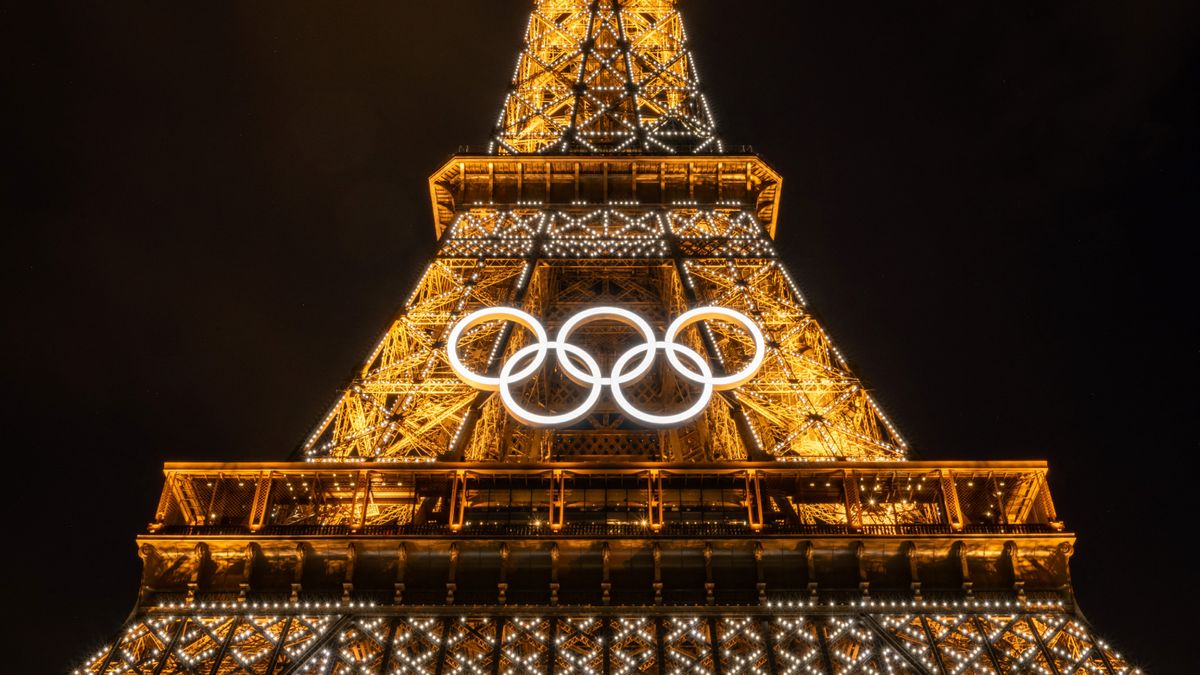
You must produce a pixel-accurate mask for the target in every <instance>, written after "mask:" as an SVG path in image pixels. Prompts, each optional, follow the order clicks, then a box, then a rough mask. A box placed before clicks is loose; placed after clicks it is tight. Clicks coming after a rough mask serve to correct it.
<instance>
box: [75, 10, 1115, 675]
mask: <svg viewBox="0 0 1200 675" xmlns="http://www.w3.org/2000/svg"><path fill="white" fill-rule="evenodd" d="M697 85H698V80H697V78H696V75H695V68H694V64H693V62H692V59H691V56H690V54H689V53H688V51H687V49H686V39H685V35H684V32H683V25H682V22H681V19H680V17H679V14H678V11H677V10H676V7H675V3H674V2H673V1H672V0H537V1H536V3H535V8H534V11H533V13H532V15H531V18H530V23H529V27H528V30H527V35H526V46H525V49H524V51H523V52H522V54H521V56H520V58H519V59H518V64H517V71H516V74H515V77H514V83H513V88H512V90H511V91H510V93H509V95H508V97H507V98H506V101H505V103H504V106H503V110H502V111H501V115H500V118H499V127H498V129H497V131H496V133H495V136H494V138H493V143H492V147H491V150H490V151H489V153H487V154H479V155H470V154H467V155H458V156H455V157H454V158H452V159H451V160H450V161H448V162H447V163H446V164H445V165H444V166H442V167H441V168H439V169H438V170H437V171H436V172H435V173H434V175H433V176H432V177H431V178H430V179H429V192H430V201H431V205H432V215H433V222H434V226H435V231H436V233H437V236H438V238H439V241H440V245H439V250H438V253H437V255H436V256H435V258H434V260H433V261H432V262H431V263H430V264H429V267H428V269H426V271H425V273H424V275H423V277H422V278H421V280H420V281H419V283H418V284H417V286H416V288H415V289H414V290H413V292H412V294H411V295H410V296H409V297H408V298H407V300H406V301H405V302H404V303H403V305H402V308H401V310H400V312H399V313H398V314H397V316H396V318H395V319H394V320H393V321H392V323H391V325H390V326H389V327H388V329H387V330H386V331H385V332H384V335H383V337H382V338H381V339H380V340H379V342H378V343H377V345H376V346H375V348H374V349H372V350H371V352H370V353H369V354H368V355H367V358H366V359H365V360H364V362H363V364H362V365H361V367H360V368H359V370H358V372H357V374H356V376H355V377H354V378H353V380H352V381H351V382H350V384H349V385H347V386H346V388H345V389H344V390H343V391H342V392H341V393H340V394H339V396H338V397H337V399H336V401H335V402H334V404H333V406H332V407H331V408H330V410H329V412H328V413H327V414H326V415H325V416H324V418H323V419H322V420H321V421H320V422H319V424H317V426H316V428H315V429H314V430H313V431H312V433H311V434H310V435H309V436H308V438H307V439H305V441H304V442H303V443H302V445H301V447H300V449H299V451H298V453H297V456H296V459H297V460H298V461H293V462H283V463H256V464H168V465H167V466H166V467H165V482H164V487H163V490H162V493H161V495H160V499H159V503H158V508H157V510H156V512H155V517H154V519H153V522H151V523H150V525H149V527H148V528H147V531H146V532H144V533H143V534H142V535H140V536H139V537H138V554H139V556H140V557H141V559H142V562H143V568H142V584H141V589H140V593H139V595H138V602H137V605H136V607H135V610H134V612H133V614H132V615H131V618H130V619H129V620H128V621H127V623H126V625H125V627H124V629H123V630H122V631H121V633H120V634H119V635H117V636H116V637H115V638H114V639H113V641H112V642H111V643H109V645H108V646H106V647H105V648H104V649H102V650H101V651H100V652H98V653H97V654H95V655H93V656H92V657H91V658H89V659H87V660H86V661H85V663H84V664H83V665H82V666H81V667H80V668H79V669H78V670H77V671H76V672H77V673H96V674H101V673H103V674H105V675H109V674H117V673H139V674H145V675H159V674H160V673H194V674H197V675H200V674H204V675H227V674H233V673H237V674H251V673H253V674H258V675H281V674H285V675H299V674H310V673H311V674H317V673H320V674H322V675H332V674H335V673H336V674H339V675H342V674H345V675H349V674H350V673H378V674H383V673H388V674H392V673H404V674H414V675H415V674H423V675H449V674H451V673H462V674H464V675H465V674H468V673H470V674H472V675H481V674H483V673H489V674H491V675H501V674H502V673H503V674H505V675H507V674H510V673H513V674H515V673H538V674H540V675H547V674H558V673H562V674H572V675H574V674H579V675H584V674H587V675H637V674H647V675H648V674H660V675H667V674H670V675H682V674H683V673H704V674H708V673H712V674H714V675H734V674H742V673H746V674H750V673H754V674H759V675H793V674H799V673H826V674H829V675H842V674H847V675H849V674H855V673H862V674H869V675H882V674H883V673H921V674H924V673H929V674H932V673H938V674H939V675H940V674H953V675H960V674H985V673H986V674H992V673H1010V672H1011V673H1041V674H1048V675H1067V674H1070V675H1080V674H1085V673H1106V674H1108V675H1116V674H1118V673H1136V672H1138V671H1137V669H1136V668H1134V667H1133V666H1132V665H1130V663H1129V662H1128V661H1127V660H1125V659H1124V658H1123V657H1122V656H1121V655H1120V654H1119V653H1117V652H1116V651H1115V650H1114V649H1113V648H1112V647H1111V646H1109V645H1107V644H1105V643H1104V642H1103V641H1101V640H1099V639H1098V638H1097V637H1096V636H1095V634H1094V633H1093V632H1092V630H1091V628H1090V627H1089V626H1088V625H1087V622H1086V621H1085V620H1084V619H1083V617H1082V615H1081V613H1080V612H1079V610H1078V608H1077V606H1076V605H1075V600H1074V595H1073V590H1072V585H1071V576H1070V564H1069V563H1070V558H1071V556H1072V555H1073V553H1074V542H1075V537H1074V535H1073V534H1071V533H1070V532H1069V531H1068V530H1066V528H1065V527H1064V525H1063V523H1062V521H1061V520H1060V519H1059V517H1058V515H1057V513H1056V510H1055V506H1054V502H1053V500H1052V499H1051V497H1050V490H1049V483H1048V480H1047V468H1046V466H1045V464H1044V463H1041V462H974V463H969V462H916V461H908V459H907V455H908V448H907V446H906V444H905V442H904V440H903V439H902V438H901V436H900V434H899V433H898V432H897V430H896V429H895V427H894V426H893V425H892V424H891V423H890V422H889V421H888V419H887V417H886V416H885V415H884V414H883V412H882V411H881V410H880V408H879V406H878V405H876V403H875V402H874V400H873V399H872V397H871V395H870V393H869V392H868V390H867V389H866V388H865V387H864V385H863V384H862V382H861V381H860V380H859V379H858V378H857V377H856V376H855V375H854V374H853V373H852V372H851V370H850V368H849V366H848V364H847V363H846V360H845V359H844V358H843V357H842V355H841V354H840V353H839V352H838V350H837V348H836V347H834V345H833V343H832V341H831V340H830V338H829V336H828V335H827V334H826V332H825V330H824V328H823V327H822V326H821V324H820V322H818V321H817V319H816V318H815V317H814V315H813V313H812V312H811V310H810V309H809V307H808V306H807V304H806V303H805V301H804V299H803V296H802V295H801V294H800V292H799V290H798V289H797V288H796V285H795V283H794V282H793V281H792V279H791V277H790V276H789V275H788V273H787V271H786V270H785V269H784V267H783V266H782V264H781V263H780V261H779V259H778V256H777V255H776V253H775V249H774V246H773V242H772V239H773V237H774V236H775V233H776V230H777V224H778V212H779V195H780V188H781V185H782V179H781V178H780V176H779V175H778V174H777V173H776V172H775V171H774V170H773V169H772V168H771V167H770V166H768V165H767V164H766V163H765V162H763V161H762V160H761V159H759V158H758V157H756V156H754V155H750V154H743V155H726V154H722V151H723V148H722V146H721V143H720V141H719V140H718V139H717V136H716V131H715V128H714V125H713V123H712V119H711V116H710V115H709V113H708V110H707V106H706V105H705V103H704V99H703V97H702V95H701V94H700V92H699V89H698V86H697ZM534 155H536V156H534ZM680 155H687V156H680ZM601 304H603V305H611V306H617V307H621V308H625V309H629V310H632V311H634V312H636V313H637V314H638V315H639V316H642V317H645V318H646V319H647V320H648V321H649V322H650V323H651V324H652V325H653V327H654V329H655V330H656V331H659V333H660V334H661V331H662V330H663V328H664V326H665V325H666V324H667V323H668V322H669V321H670V320H671V318H673V317H676V316H679V315H680V314H682V313H683V312H685V311H687V310H689V309H692V308H695V307H697V306H707V305H715V306H720V307H725V308H728V309H732V310H736V311H738V312H740V313H742V314H744V315H745V316H747V317H750V318H751V319H752V320H753V321H754V322H755V325H756V326H758V328H759V329H760V330H761V331H762V333H763V335H764V336H765V339H766V350H767V357H766V359H765V362H764V364H763V366H762V367H761V369H760V370H759V371H758V373H757V375H756V376H755V377H754V378H753V379H751V380H750V381H749V382H748V383H746V384H744V385H742V386H741V387H740V388H738V389H736V390H731V391H724V392H720V394H719V395H718V396H715V397H714V398H713V400H712V402H711V403H710V404H709V405H708V407H707V409H706V410H705V412H704V413H703V414H702V415H701V416H700V417H699V418H696V419H695V420H693V421H692V422H690V423H687V424H684V425H681V426H679V427H678V428H671V429H650V428H646V427H643V426H639V425H637V424H633V423H631V421H630V420H627V419H624V417H623V413H622V412H621V410H620V409H619V408H618V407H617V406H615V405H613V404H612V402H611V401H606V400H605V399H604V398H603V397H602V398H601V399H600V403H599V404H597V405H596V406H595V408H594V409H593V410H592V413H591V414H590V415H589V416H588V417H587V418H585V419H584V420H582V421H580V422H578V423H576V424H572V425H569V426H565V427H561V428H552V429H547V428H533V427H529V426H526V425H523V424H521V423H519V422H517V421H516V420H515V419H514V418H513V417H512V416H511V415H509V414H507V413H506V412H505V410H504V409H503V407H502V404H501V403H500V402H499V400H498V397H497V396H496V395H495V394H493V393H490V392H487V391H478V390H476V389H474V388H472V387H471V386H469V385H466V384H464V383H463V382H462V381H461V380H460V379H459V378H458V377H457V376H455V374H454V373H453V372H452V369H451V367H450V365H449V363H448V361H447V356H446V349H445V347H446V340H447V338H448V333H449V331H450V329H451V327H452V326H453V325H454V324H456V323H457V322H458V321H459V320H460V319H461V318H462V317H463V316H465V315H466V314H468V313H470V312H472V311H474V310H476V309H479V308H484V307H496V306H500V305H505V306H510V307H517V308H521V309H523V310H524V311H526V312H528V313H530V314H532V315H533V316H535V317H536V318H537V319H538V321H539V322H541V323H542V324H544V325H545V327H546V328H547V329H548V330H549V331H550V332H551V333H555V332H557V329H558V328H559V326H561V324H562V323H563V321H564V320H565V319H566V318H567V317H570V316H573V315H575V314H576V313H577V312H578V311H579V310H581V309H583V308H587V307H594V306H596V305H601ZM630 338H631V335H630V331H629V330H628V328H627V327H620V326H615V325H613V322H604V321H600V322H596V323H589V324H585V325H583V326H582V327H581V328H580V329H579V330H578V331H577V332H576V333H574V334H572V341H573V343H578V344H579V345H580V346H583V347H587V348H588V351H589V353H591V354H594V355H605V354H607V355H609V356H608V357H601V360H602V361H603V360H604V358H608V359H609V361H611V358H612V355H615V354H619V353H621V352H622V351H623V350H624V349H625V348H627V347H628V342H629V340H630ZM677 339H678V340H679V342H680V343H683V344H686V346H687V347H689V348H691V349H693V350H695V351H696V352H697V353H699V354H704V355H706V356H707V358H708V361H709V362H710V363H711V364H712V366H713V368H714V370H715V371H716V372H717V373H718V374H721V373H722V372H724V373H728V372H732V371H734V370H738V369H739V368H740V366H741V365H742V364H744V363H745V362H746V361H747V360H748V358H749V355H750V352H751V350H752V347H753V344H752V341H751V340H750V338H749V336H748V335H747V334H746V333H745V332H744V329H739V328H737V327H736V326H735V325H733V324H726V323H724V322H723V321H720V320H713V319H710V320H708V321H706V322H704V323H703V324H702V325H699V326H696V327H693V328H689V329H686V330H684V331H683V332H682V334H681V335H680V336H679V337H678V338H677ZM527 340H528V337H527V335H526V334H525V333H524V332H523V331H522V330H516V329H514V326H513V325H512V324H505V323H502V322H494V323H484V324H482V325H480V326H478V327H476V328H474V329H470V330H467V331H466V332H464V333H463V337H462V339H461V340H460V341H459V342H458V343H457V344H458V349H459V353H460V354H461V355H462V356H463V358H464V361H465V362H466V364H467V366H468V367H470V368H471V370H472V372H475V373H490V374H495V373H496V371H497V368H498V364H499V363H500V362H501V361H503V360H504V359H506V358H509V357H511V355H513V354H514V353H515V352H517V351H518V350H519V349H521V348H522V347H523V346H524V345H525V344H526V343H527ZM609 361H604V362H603V364H602V365H603V366H604V367H605V368H608V367H610V366H611V365H612V364H611V362H609ZM627 389H628V391H627V394H628V395H629V396H630V397H631V399H635V400H636V401H637V404H638V406H639V408H641V409H645V410H647V411H648V412H658V413H662V412H671V411H676V410H679V409H681V408H684V407H686V405H687V401H688V400H689V397H692V396H694V395H695V391H693V390H692V389H691V388H690V387H689V385H688V384H687V383H686V382H685V381H684V380H682V379H681V378H678V377H675V376H673V375H672V373H671V371H670V370H669V369H667V368H658V367H656V368H654V369H652V370H650V371H649V373H648V374H647V375H646V376H645V377H643V378H642V379H641V380H640V381H638V382H636V383H630V384H629V386H628V387H627ZM581 394H582V390H581V389H580V388H579V387H578V386H576V385H575V384H574V383H573V382H571V381H569V378H564V377H563V374H562V373H561V372H560V371H559V369H558V368H555V367H550V366H547V367H544V368H543V371H542V372H541V373H539V374H537V375H536V376H534V377H533V378H532V379H531V380H530V381H529V382H528V383H527V384H526V385H524V387H523V389H521V391H520V393H519V395H518V397H519V398H521V399H522V405H526V404H528V405H530V406H531V407H534V406H536V405H544V406H547V407H549V408H550V409H552V410H556V409H559V408H565V407H573V405H574V404H575V402H576V401H577V400H578V398H579V397H580V396H581ZM535 402H536V403H535Z"/></svg>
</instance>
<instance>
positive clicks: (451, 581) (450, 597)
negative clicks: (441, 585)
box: [446, 542, 458, 605]
mask: <svg viewBox="0 0 1200 675" xmlns="http://www.w3.org/2000/svg"><path fill="white" fill-rule="evenodd" d="M456 590H458V542H454V543H452V544H450V567H449V569H448V570H447V571H446V604H447V605H453V604H454V591H456Z"/></svg>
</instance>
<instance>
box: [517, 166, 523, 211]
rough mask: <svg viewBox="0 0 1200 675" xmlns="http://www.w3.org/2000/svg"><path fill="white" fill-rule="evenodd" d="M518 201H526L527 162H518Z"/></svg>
mask: <svg viewBox="0 0 1200 675" xmlns="http://www.w3.org/2000/svg"><path fill="white" fill-rule="evenodd" d="M517 201H519V202H523V201H525V162H517Z"/></svg>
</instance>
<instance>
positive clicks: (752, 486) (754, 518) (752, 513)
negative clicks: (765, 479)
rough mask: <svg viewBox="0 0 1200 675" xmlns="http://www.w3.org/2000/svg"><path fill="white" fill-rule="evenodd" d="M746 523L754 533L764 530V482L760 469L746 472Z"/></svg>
mask: <svg viewBox="0 0 1200 675" xmlns="http://www.w3.org/2000/svg"><path fill="white" fill-rule="evenodd" d="M746 523H747V524H749V525H750V529H751V530H753V531H754V532H761V531H762V529H763V499H762V481H761V480H760V479H759V475H758V469H750V470H749V471H747V472H746Z"/></svg>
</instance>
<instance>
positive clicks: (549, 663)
mask: <svg viewBox="0 0 1200 675" xmlns="http://www.w3.org/2000/svg"><path fill="white" fill-rule="evenodd" d="M547 621H549V622H550V630H548V631H546V632H547V634H548V635H549V639H547V640H546V675H554V666H555V664H556V662H557V661H558V622H559V621H560V619H559V617H557V616H551V617H550V618H549V619H547Z"/></svg>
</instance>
